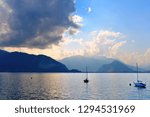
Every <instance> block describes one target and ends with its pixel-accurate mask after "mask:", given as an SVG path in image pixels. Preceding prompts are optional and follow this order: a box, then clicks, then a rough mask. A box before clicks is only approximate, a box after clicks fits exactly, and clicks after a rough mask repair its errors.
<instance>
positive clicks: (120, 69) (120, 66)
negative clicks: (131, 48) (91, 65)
mask: <svg viewBox="0 0 150 117" xmlns="http://www.w3.org/2000/svg"><path fill="white" fill-rule="evenodd" d="M98 72H105V73H127V72H135V71H134V70H132V69H131V68H129V66H128V65H126V64H124V63H122V62H120V61H118V60H114V61H113V62H112V63H110V64H105V65H103V66H102V67H100V68H99V70H98Z"/></svg>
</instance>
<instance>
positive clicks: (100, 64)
mask: <svg viewBox="0 0 150 117" xmlns="http://www.w3.org/2000/svg"><path fill="white" fill-rule="evenodd" d="M60 62H61V63H63V64H65V65H66V66H67V67H68V69H73V68H76V69H78V70H80V71H82V72H85V68H86V66H87V67H88V72H100V73H122V72H123V73H124V72H125V73H127V72H129V73H132V72H136V71H137V68H136V67H135V66H131V65H127V64H125V63H123V62H122V61H119V60H116V59H113V58H107V57H103V56H101V57H85V56H72V57H67V58H64V59H62V60H60ZM149 71H150V69H149V70H148V69H144V68H139V72H149Z"/></svg>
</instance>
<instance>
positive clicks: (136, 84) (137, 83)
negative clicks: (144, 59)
mask: <svg viewBox="0 0 150 117" xmlns="http://www.w3.org/2000/svg"><path fill="white" fill-rule="evenodd" d="M136 67H137V81H136V82H134V85H135V87H140V88H146V84H145V83H143V82H142V81H140V80H139V79H138V64H137V63H136Z"/></svg>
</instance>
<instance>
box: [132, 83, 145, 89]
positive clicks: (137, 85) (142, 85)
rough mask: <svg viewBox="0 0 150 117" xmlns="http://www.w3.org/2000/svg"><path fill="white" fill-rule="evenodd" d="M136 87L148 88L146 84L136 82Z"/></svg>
mask: <svg viewBox="0 0 150 117" xmlns="http://www.w3.org/2000/svg"><path fill="white" fill-rule="evenodd" d="M134 85H135V87H141V88H146V84H144V83H141V82H134Z"/></svg>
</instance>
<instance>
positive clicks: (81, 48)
mask: <svg viewBox="0 0 150 117" xmlns="http://www.w3.org/2000/svg"><path fill="white" fill-rule="evenodd" d="M122 37H123V34H121V33H120V32H113V31H108V30H100V31H93V32H91V33H90V38H89V39H85V38H79V39H77V38H71V37H67V39H66V37H64V38H65V39H64V40H65V41H64V42H62V45H61V46H62V49H61V51H62V50H63V51H62V53H64V54H63V56H64V57H68V56H74V55H83V56H97V55H100V56H108V57H113V56H115V55H116V54H117V53H118V52H119V51H120V48H121V47H122V46H124V45H125V44H126V41H125V40H121V38H122Z"/></svg>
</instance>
